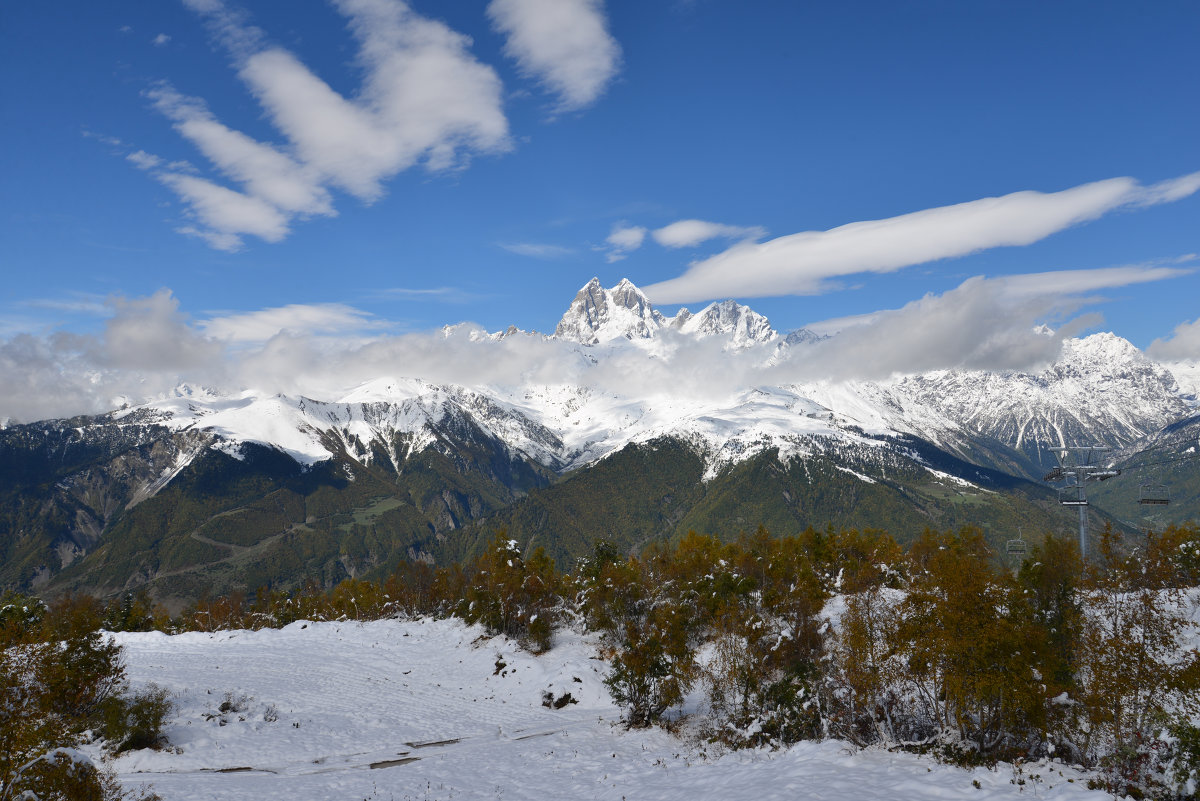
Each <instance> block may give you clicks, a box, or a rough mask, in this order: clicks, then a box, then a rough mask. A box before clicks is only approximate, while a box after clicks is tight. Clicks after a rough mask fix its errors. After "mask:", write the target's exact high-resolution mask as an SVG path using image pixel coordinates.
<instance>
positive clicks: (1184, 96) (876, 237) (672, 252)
mask: <svg viewBox="0 0 1200 801" xmlns="http://www.w3.org/2000/svg"><path fill="white" fill-rule="evenodd" d="M0 25H2V28H3V30H4V32H5V36H4V39H5V46H4V48H2V53H0V59H2V60H3V68H4V71H5V73H6V74H7V75H9V76H10V81H9V82H8V86H7V87H6V88H5V91H4V94H3V96H2V98H0V102H2V104H3V113H4V118H3V124H2V125H0V140H2V141H0V145H2V147H0V153H2V154H3V155H0V159H3V162H2V163H0V169H2V170H3V174H4V176H5V181H4V185H5V191H4V193H3V195H2V197H0V259H2V261H3V264H4V274H5V282H4V284H5V291H4V294H3V296H0V341H2V342H4V343H7V347H9V353H8V355H7V356H6V357H5V358H6V359H7V361H5V362H4V363H3V365H0V366H6V369H9V370H19V369H21V362H20V360H21V358H23V357H21V356H20V355H14V353H16V351H14V350H13V347H12V346H13V342H15V341H16V339H17V338H20V337H21V335H23V334H24V335H26V336H25V337H24V339H22V342H24V343H25V346H26V347H34V346H35V345H36V346H37V347H42V348H43V349H45V348H47V347H52V346H51V345H49V344H47V343H49V342H50V341H51V339H52V338H53V337H54V335H55V332H58V333H59V334H61V333H63V332H66V333H68V334H71V333H77V334H80V335H83V336H93V335H97V332H99V331H102V330H103V329H104V326H106V325H109V324H110V323H111V321H112V318H113V317H114V315H119V314H120V313H121V311H122V310H123V309H125V310H128V309H129V308H132V307H131V306H130V304H135V305H136V304H137V303H139V302H143V301H145V302H149V301H147V300H146V299H150V298H154V297H158V298H160V299H162V298H164V297H167V298H168V300H167V301H164V303H165V306H166V307H169V311H170V313H171V314H173V315H174V319H176V320H177V321H182V323H183V324H184V325H186V326H188V327H189V330H191V331H193V332H198V333H199V334H200V335H202V336H206V337H208V338H210V339H211V338H214V337H216V338H220V337H221V336H225V337H226V339H227V340H230V341H234V340H236V341H240V342H249V341H255V336H257V337H258V338H259V340H263V339H265V338H267V337H269V335H270V334H271V333H273V332H274V331H277V330H279V329H281V328H286V329H288V330H291V331H294V332H305V331H317V332H319V333H329V332H330V331H331V330H334V329H338V330H340V331H342V332H345V333H351V332H352V333H355V334H356V335H360V336H364V337H370V336H381V335H393V334H398V333H403V332H406V331H421V330H427V329H430V328H434V327H437V326H440V325H442V324H445V323H453V322H458V321H463V320H469V321H473V322H476V323H478V324H480V325H482V326H484V327H486V328H488V329H489V330H497V329H500V328H504V327H506V326H508V325H509V324H515V325H517V326H519V327H521V328H525V329H537V330H541V331H549V330H552V329H553V326H554V324H555V322H556V321H557V319H558V317H559V316H560V315H561V314H562V311H563V310H564V309H565V307H566V306H567V304H568V303H569V302H570V299H571V298H572V297H573V295H574V293H575V291H576V290H577V289H578V288H579V287H580V286H581V285H583V284H584V283H585V282H586V281H587V280H588V279H590V278H591V277H592V276H593V275H595V276H599V277H600V279H601V281H602V282H603V283H604V284H605V285H606V286H612V285H614V284H615V283H616V282H617V281H618V280H619V279H620V278H622V277H628V278H630V279H631V280H632V281H634V282H635V283H636V284H638V285H639V286H642V287H645V288H647V290H648V293H649V294H650V297H651V299H652V300H655V301H656V302H661V305H662V307H663V309H664V311H666V312H667V313H671V312H673V310H674V309H675V308H677V306H678V301H681V300H684V301H686V303H687V305H688V306H689V307H690V308H692V309H693V310H695V309H697V308H699V307H701V306H703V305H704V303H705V302H707V301H708V300H719V299H723V298H726V297H735V298H738V299H740V300H743V301H744V302H746V303H748V304H749V305H751V306H752V307H753V308H755V309H756V310H758V311H760V312H762V313H764V314H766V315H767V316H768V317H769V318H770V319H771V320H772V322H773V324H774V325H775V326H776V327H777V328H779V329H781V330H788V329H791V328H795V327H799V326H802V325H807V324H812V323H819V322H821V321H826V320H830V319H845V318H854V319H862V316H863V315H870V314H872V313H875V312H878V311H880V310H888V309H897V308H900V307H904V306H905V304H910V303H913V302H916V301H919V300H921V299H922V298H927V297H935V298H940V297H945V296H946V295H947V293H952V292H954V291H956V290H957V289H959V288H961V287H962V285H963V283H964V281H967V280H968V279H971V278H972V277H974V276H987V277H988V278H989V279H1000V278H1002V277H1005V276H1026V275H1031V274H1042V273H1048V272H1061V274H1060V275H1059V276H1058V278H1057V280H1055V281H1053V282H1049V281H1047V280H1046V279H1045V278H1042V279H1037V280H1035V281H1034V282H1033V283H1034V284H1037V285H1038V286H1042V287H1046V286H1049V285H1050V284H1051V283H1052V284H1053V287H1054V288H1053V290H1052V291H1051V290H1049V289H1044V288H1043V289H1042V290H1039V292H1040V293H1041V294H1039V295H1038V297H1039V298H1040V299H1041V300H1043V301H1045V302H1044V303H1043V305H1042V306H1040V307H1039V308H1042V309H1043V310H1044V314H1043V317H1044V318H1045V320H1046V321H1048V322H1050V323H1052V324H1059V323H1061V322H1062V321H1063V320H1065V319H1072V318H1075V317H1077V316H1078V315H1079V314H1082V313H1093V314H1094V313H1097V312H1098V313H1100V314H1101V315H1103V320H1102V321H1101V320H1098V319H1096V318H1095V317H1089V318H1087V323H1088V324H1089V325H1090V327H1089V328H1086V329H1085V330H1095V329H1096V328H1104V329H1112V330H1114V331H1116V332H1117V333H1119V334H1121V335H1123V336H1125V337H1127V338H1129V339H1130V340H1131V341H1133V342H1134V343H1135V344H1136V345H1138V346H1139V347H1143V348H1144V347H1147V346H1150V345H1151V343H1152V342H1153V341H1154V340H1156V339H1162V340H1171V341H1170V343H1160V345H1159V346H1158V348H1159V354H1160V355H1162V356H1164V357H1166V356H1170V357H1173V358H1187V357H1192V358H1196V357H1200V325H1195V324H1194V323H1195V322H1196V321H1197V320H1198V318H1200V304H1197V302H1196V301H1197V298H1200V274H1198V272H1197V270H1198V269H1200V259H1197V258H1196V256H1195V254H1196V253H1200V192H1198V191H1197V189H1198V188H1200V178H1198V177H1197V173H1198V171H1200V95H1198V90H1197V86H1200V48H1197V47H1196V42H1197V41H1198V40H1200V5H1197V4H1196V3H1194V2H1153V3H1113V2H1055V3H1044V2H972V3H960V2H915V3H902V4H899V3H890V2H844V3H780V2H737V3H733V2H717V0H691V1H690V2H684V1H683V0H679V1H672V0H662V1H661V2H622V1H613V0H610V2H607V3H602V2H599V1H598V0H494V1H493V2H485V1H484V0H478V1H474V0H472V1H464V2H456V3H431V2H422V0H413V2H411V3H410V4H408V5H404V4H402V3H400V2H398V0H339V2H333V3H328V4H325V3H318V2H312V3H280V2H274V3H263V2H246V3H243V4H235V3H233V2H228V3H223V2H220V0H188V2H172V1H171V0H163V2H154V3H146V2H106V3H95V2H81V1H77V0H76V1H71V2H58V3H20V4H16V3H9V4H5V6H4V7H3V9H2V10H0ZM1116 179H1125V180H1124V181H1121V180H1116ZM1016 193H1020V194H1016ZM1034 193H1041V194H1034ZM988 198H1003V200H1002V201H999V202H990V201H986V200H985V199H988ZM871 221H884V222H882V223H877V224H873V225H864V224H863V223H869V222H871ZM677 223H683V224H682V225H674V226H673V227H669V226H672V224H677ZM854 224H858V225H854ZM843 226H847V227H845V228H843ZM833 229H838V230H836V231H834V230H833ZM823 232H829V233H823ZM1012 280H1013V281H1015V282H1017V283H1018V284H1020V282H1021V281H1023V280H1025V279H1021V278H1014V279H1012ZM1039 282H1040V283H1039ZM993 286H997V285H995V284H991V283H989V284H986V285H985V287H993ZM1021 286H1024V284H1021ZM164 290H167V291H169V292H170V293H171V294H170V295H169V296H165V295H164V293H163V291H164ZM989 291H990V290H989ZM1022 291H1024V290H1022ZM1031 291H1032V290H1031ZM156 293H158V294H157V295H156ZM1017 294H1020V293H1017ZM1035 294H1036V293H1035ZM1054 298H1057V299H1058V300H1056V301H1054V302H1050V299H1054ZM1063 298H1066V299H1067V300H1066V301H1063V300H1062V299H1063ZM139 299H142V300H139ZM1019 322H1021V324H1024V321H1023V319H1022V320H1019ZM1189 324H1192V325H1191V327H1188V325H1189ZM239 326H242V328H239ZM272 326H274V328H273V327H272ZM1177 326H1183V328H1180V329H1179V331H1178V332H1175V329H1176V327H1177ZM836 327H837V326H836V325H834V326H831V329H832V328H836ZM251 329H252V330H251ZM253 331H258V332H259V333H258V334H254V333H253ZM1172 337H1173V339H1172ZM60 339H61V337H60ZM31 343H32V344H31ZM110 344H111V343H110ZM53 347H58V346H53ZM35 349H36V348H35ZM52 349H53V348H52ZM60 350H61V348H60ZM86 350H87V348H83V347H79V348H76V350H75V351H74V352H73V353H74V356H72V358H71V360H66V361H64V359H63V357H61V354H60V355H59V356H55V357H53V358H57V359H59V362H60V363H59V364H58V365H57V367H55V369H57V370H58V371H59V372H64V371H70V370H75V369H81V370H86V369H87V360H86V359H84V360H82V361H81V360H80V358H78V357H79V353H80V352H83V351H86ZM56 352H57V351H56ZM47 358H50V357H47ZM53 358H52V359H51V361H53ZM106 358H107V359H108V363H117V362H121V363H125V362H123V361H122V359H123V358H124V357H123V356H119V355H114V354H109V355H108V357H106ZM67 361H70V363H69V364H68V363H67ZM101 361H103V359H102V360H101ZM126 361H128V360H126ZM168 361H169V360H168ZM130 364H131V365H132V366H135V367H136V365H133V364H132V362H130ZM946 366H954V365H952V364H948V365H946ZM164 369H165V368H164Z"/></svg>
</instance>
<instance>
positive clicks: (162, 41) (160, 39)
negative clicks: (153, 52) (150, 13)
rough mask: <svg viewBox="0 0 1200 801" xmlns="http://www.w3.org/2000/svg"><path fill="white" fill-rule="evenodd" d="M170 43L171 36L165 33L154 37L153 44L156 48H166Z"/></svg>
mask: <svg viewBox="0 0 1200 801" xmlns="http://www.w3.org/2000/svg"><path fill="white" fill-rule="evenodd" d="M170 41H171V37H170V36H167V35H166V34H165V33H160V34H159V35H158V36H155V37H154V41H153V44H154V46H155V47H166V46H167V43H168V42H170Z"/></svg>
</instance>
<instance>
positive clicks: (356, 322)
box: [199, 303, 386, 343]
mask: <svg viewBox="0 0 1200 801" xmlns="http://www.w3.org/2000/svg"><path fill="white" fill-rule="evenodd" d="M381 325H386V323H381V322H380V321H378V320H375V319H374V318H373V316H372V315H371V314H370V313H369V312H365V311H362V310H361V309H356V308H354V307H353V306H347V305H345V304H342V303H318V304H290V305H288V306H279V307H276V308H271V309H260V310H258V311H252V312H242V313H238V314H225V315H221V316H217V317H212V318H210V319H208V320H204V321H203V322H201V323H200V324H199V327H200V329H201V330H202V331H203V332H204V333H205V334H206V335H207V336H210V337H212V338H214V339H218V340H221V341H224V342H236V343H247V342H266V341H267V340H269V339H271V338H272V337H274V336H277V335H279V334H281V333H284V332H287V333H289V334H293V335H305V334H341V335H349V334H351V333H356V332H361V331H363V330H367V329H372V328H379V327H380V326H381Z"/></svg>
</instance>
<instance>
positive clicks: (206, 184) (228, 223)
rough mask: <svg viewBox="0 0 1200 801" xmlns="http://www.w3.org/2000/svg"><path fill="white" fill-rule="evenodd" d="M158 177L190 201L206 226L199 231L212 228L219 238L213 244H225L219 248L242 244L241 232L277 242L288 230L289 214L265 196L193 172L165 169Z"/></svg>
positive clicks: (211, 242) (235, 247)
mask: <svg viewBox="0 0 1200 801" xmlns="http://www.w3.org/2000/svg"><path fill="white" fill-rule="evenodd" d="M157 177H158V179H159V180H160V181H162V182H163V183H164V184H166V185H167V186H168V187H170V188H171V189H173V190H174V191H175V193H176V194H178V195H179V196H180V197H181V198H183V200H184V201H185V202H187V203H188V205H189V206H190V207H191V210H192V213H193V214H194V215H195V217H196V219H197V220H199V221H200V223H201V224H202V225H204V226H205V229H199V230H198V233H200V234H202V235H203V234H206V233H207V232H208V231H211V232H212V233H214V234H215V235H216V237H217V238H215V239H213V240H210V244H212V245H213V246H214V247H218V243H219V242H220V243H223V244H224V245H225V246H223V247H219V249H220V250H236V249H237V248H238V247H240V242H239V241H238V235H239V234H251V235H253V236H257V237H258V238H260V239H264V240H266V241H267V242H278V241H280V240H282V239H283V238H284V237H285V236H287V234H288V218H287V216H286V215H284V214H283V213H282V212H281V211H280V210H279V209H278V208H277V207H276V206H274V205H272V204H271V203H269V202H267V201H265V200H263V199H262V198H258V197H253V196H251V195H245V194H242V193H241V192H236V191H234V190H232V189H226V188H225V187H223V186H220V185H218V184H215V183H213V182H212V181H208V180H205V179H204V178H197V177H196V176H194V175H184V174H182V173H173V172H164V173H159V174H158V176H157ZM184 232H185V233H191V231H184Z"/></svg>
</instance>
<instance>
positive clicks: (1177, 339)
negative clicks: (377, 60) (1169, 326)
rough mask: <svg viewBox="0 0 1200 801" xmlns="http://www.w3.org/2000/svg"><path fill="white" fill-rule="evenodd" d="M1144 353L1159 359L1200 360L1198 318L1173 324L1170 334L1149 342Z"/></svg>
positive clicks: (1199, 325)
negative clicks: (1173, 328)
mask: <svg viewBox="0 0 1200 801" xmlns="http://www.w3.org/2000/svg"><path fill="white" fill-rule="evenodd" d="M1146 353H1148V354H1149V355H1150V356H1151V357H1153V358H1155V359H1159V360H1161V361H1200V318H1197V319H1195V320H1192V321H1191V322H1185V323H1180V324H1179V325H1177V326H1175V330H1174V331H1172V332H1171V336H1169V337H1166V338H1159V339H1156V340H1154V341H1153V342H1151V343H1150V347H1148V348H1146Z"/></svg>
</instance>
